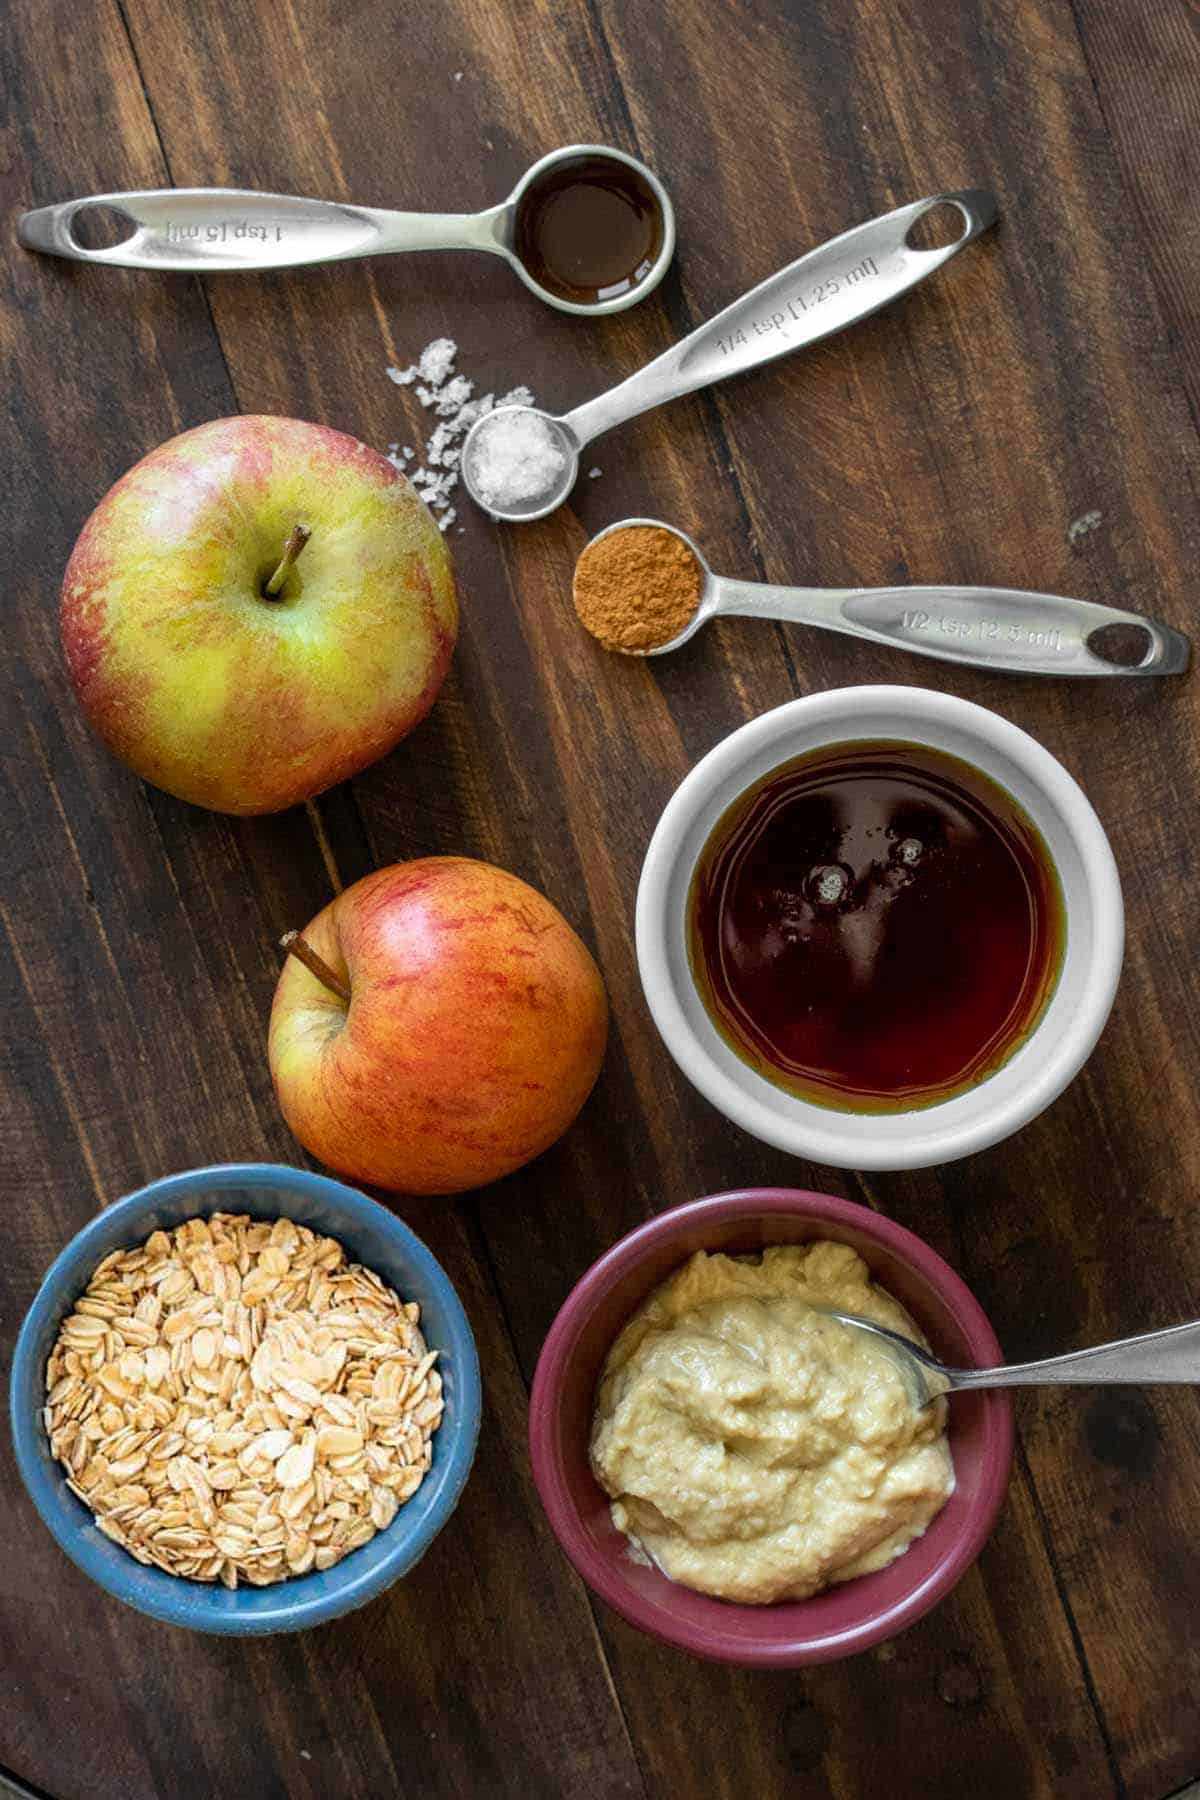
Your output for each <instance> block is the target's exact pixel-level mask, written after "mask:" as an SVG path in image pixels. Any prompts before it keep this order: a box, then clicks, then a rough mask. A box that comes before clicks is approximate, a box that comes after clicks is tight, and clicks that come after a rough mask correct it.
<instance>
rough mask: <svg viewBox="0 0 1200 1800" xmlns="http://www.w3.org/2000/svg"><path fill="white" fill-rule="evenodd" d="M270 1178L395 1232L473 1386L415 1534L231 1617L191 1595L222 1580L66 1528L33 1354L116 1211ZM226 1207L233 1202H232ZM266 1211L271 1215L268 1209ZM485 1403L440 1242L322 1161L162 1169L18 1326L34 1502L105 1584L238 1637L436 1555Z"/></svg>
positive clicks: (130, 1599) (14, 1414)
mask: <svg viewBox="0 0 1200 1800" xmlns="http://www.w3.org/2000/svg"><path fill="white" fill-rule="evenodd" d="M264 1187H265V1188H274V1189H276V1190H277V1191H279V1192H292V1193H301V1194H306V1195H308V1196H309V1197H311V1198H313V1199H317V1200H321V1199H324V1200H326V1201H328V1202H329V1203H330V1204H333V1205H336V1206H337V1207H338V1208H339V1209H340V1210H342V1211H343V1212H345V1213H348V1214H350V1215H351V1217H352V1218H353V1219H354V1220H355V1221H356V1222H361V1223H362V1224H363V1225H368V1224H369V1225H372V1226H374V1227H375V1228H377V1229H382V1230H384V1231H386V1232H388V1233H389V1234H390V1235H391V1236H392V1237H394V1238H395V1239H396V1240H397V1241H398V1242H399V1245H400V1247H401V1249H402V1250H403V1252H404V1254H405V1256H407V1257H408V1258H409V1260H410V1261H413V1262H416V1263H419V1264H421V1265H422V1267H423V1270H424V1272H425V1275H426V1277H427V1279H428V1281H429V1283H430V1286H431V1287H433V1288H434V1289H435V1290H436V1291H437V1294H438V1299H439V1302H440V1304H441V1305H442V1306H443V1307H444V1308H445V1311H446V1314H447V1318H448V1321H449V1327H450V1330H449V1337H450V1342H449V1343H448V1344H447V1345H446V1348H447V1350H449V1351H451V1352H452V1354H453V1355H454V1356H455V1358H456V1361H457V1373H458V1376H459V1380H460V1383H461V1393H460V1395H459V1398H458V1401H457V1404H456V1408H455V1415H454V1431H453V1434H452V1436H451V1439H450V1445H449V1455H448V1458H447V1461H446V1465H445V1472H444V1475H443V1477H442V1485H441V1487H440V1489H439V1491H438V1494H437V1496H436V1499H435V1502H434V1504H433V1505H432V1506H431V1508H430V1510H429V1512H428V1513H427V1514H426V1516H425V1517H424V1518H423V1519H422V1520H421V1522H420V1524H419V1526H417V1527H416V1529H415V1530H413V1531H412V1532H411V1534H410V1535H407V1536H398V1537H397V1540H396V1543H395V1545H394V1547H393V1549H392V1551H391V1552H390V1553H389V1554H388V1555H387V1556H386V1557H385V1558H383V1559H382V1560H381V1561H380V1562H378V1563H375V1564H374V1565H373V1566H372V1567H370V1568H369V1569H367V1570H366V1571H364V1572H362V1573H360V1574H358V1575H357V1576H356V1575H355V1573H354V1571H353V1568H352V1566H351V1565H352V1564H353V1557H346V1558H345V1559H344V1560H343V1561H342V1562H341V1563H339V1564H336V1565H335V1569H339V1568H340V1569H347V1570H348V1571H349V1572H348V1574H347V1576H346V1577H345V1578H343V1579H342V1580H341V1581H340V1582H339V1583H338V1585H337V1586H336V1587H335V1588H334V1590H333V1591H332V1592H329V1591H326V1592H325V1593H323V1594H322V1595H320V1596H319V1597H314V1598H309V1599H305V1598H304V1597H303V1595H302V1594H301V1592H300V1590H301V1588H302V1586H303V1583H304V1581H305V1579H306V1578H305V1577H304V1576H299V1577H296V1578H293V1579H291V1580H288V1581H282V1582H279V1583H278V1584H276V1585H275V1586H274V1587H271V1588H255V1589H253V1590H247V1591H253V1593H254V1594H255V1595H256V1596H260V1597H261V1596H267V1597H268V1598H270V1597H273V1595H274V1594H275V1593H278V1595H279V1599H278V1603H277V1604H276V1605H275V1606H274V1607H271V1606H270V1605H269V1604H268V1603H266V1602H264V1601H263V1600H262V1599H261V1598H260V1599H259V1609H258V1610H256V1611H255V1612H254V1613H253V1614H250V1613H239V1612H237V1611H236V1610H232V1611H229V1612H226V1613H223V1614H221V1615H219V1616H218V1615H216V1614H212V1615H205V1614H203V1613H202V1612H201V1611H199V1610H196V1611H193V1610H192V1609H191V1607H190V1606H189V1600H190V1599H194V1597H195V1596H196V1595H197V1594H205V1593H208V1592H210V1590H211V1584H208V1583H198V1582H193V1581H190V1580H188V1579H187V1578H186V1577H182V1576H178V1577H174V1578H173V1579H174V1581H175V1582H176V1584H177V1586H178V1589H179V1592H178V1594H176V1593H174V1592H173V1591H172V1590H171V1589H170V1588H167V1589H158V1588H157V1587H155V1588H153V1589H149V1590H146V1589H144V1588H143V1587H142V1586H141V1585H140V1583H139V1581H138V1577H139V1576H141V1575H143V1574H144V1573H148V1572H149V1571H144V1570H143V1565H141V1564H140V1563H138V1562H137V1560H136V1559H135V1558H134V1557H130V1556H128V1555H126V1557H125V1561H126V1562H127V1563H128V1568H127V1569H126V1567H125V1566H124V1563H121V1564H119V1565H114V1564H112V1563H111V1561H110V1559H109V1558H108V1557H107V1556H106V1555H105V1554H104V1553H103V1551H102V1550H100V1549H99V1548H98V1547H97V1546H95V1545H93V1544H92V1543H90V1542H89V1541H88V1539H87V1538H86V1537H84V1536H83V1535H81V1534H79V1533H75V1532H68V1531H65V1530H63V1529H62V1528H61V1527H60V1523H59V1521H58V1519H57V1518H55V1517H54V1516H53V1515H52V1514H51V1513H48V1512H47V1510H46V1509H45V1507H44V1506H43V1504H42V1498H41V1492H40V1490H41V1487H42V1485H43V1483H44V1482H45V1481H46V1480H47V1479H54V1478H55V1477H54V1473H53V1472H51V1473H49V1475H48V1472H47V1470H46V1467H45V1463H44V1460H43V1450H44V1446H45V1426H44V1424H43V1421H42V1415H41V1407H40V1406H38V1407H35V1408H33V1409H32V1410H31V1409H30V1408H29V1406H28V1405H27V1403H26V1398H25V1389H26V1385H27V1384H28V1383H29V1381H30V1380H31V1378H34V1377H35V1378H36V1381H37V1383H38V1384H40V1383H41V1379H42V1371H41V1370H40V1368H39V1369H35V1368H34V1367H33V1364H34V1360H35V1356H36V1349H35V1346H36V1343H37V1340H38V1338H39V1336H40V1334H41V1332H42V1330H43V1328H44V1327H45V1326H46V1324H47V1323H54V1322H55V1321H61V1319H62V1318H64V1317H65V1316H66V1307H65V1304H64V1296H66V1297H67V1301H68V1302H69V1301H70V1300H73V1299H74V1298H76V1297H77V1296H78V1295H79V1294H80V1293H81V1292H82V1291H83V1287H84V1285H85V1284H86V1281H87V1278H88V1276H89V1275H90V1273H91V1271H92V1270H93V1269H94V1268H95V1266H96V1264H97V1263H98V1262H99V1261H100V1259H101V1257H102V1256H103V1255H105V1254H107V1249H105V1248H104V1247H103V1245H102V1241H103V1239H105V1238H107V1237H108V1236H109V1234H110V1233H111V1231H112V1230H113V1227H114V1222H115V1223H116V1224H118V1225H124V1224H126V1223H128V1225H129V1226H130V1229H131V1233H132V1234H136V1231H137V1229H138V1224H139V1221H142V1220H143V1219H144V1216H145V1213H146V1210H147V1208H148V1207H153V1206H157V1205H162V1204H171V1203H173V1202H175V1201H177V1200H179V1199H181V1198H186V1197H187V1196H188V1195H191V1194H195V1195H196V1196H197V1200H199V1198H200V1197H201V1196H202V1195H203V1194H205V1193H208V1192H211V1191H212V1190H213V1189H214V1188H223V1189H226V1190H235V1191H236V1190H237V1189H238V1188H246V1189H259V1190H261V1189H263V1188H264ZM214 1210H217V1209H214ZM219 1210H229V1208H228V1207H222V1208H220V1209H219ZM246 1210H247V1211H248V1212H250V1213H251V1214H253V1213H254V1210H255V1209H254V1207H253V1206H252V1205H249V1204H248V1205H247V1208H246ZM261 1216H270V1214H269V1212H267V1213H264V1214H261ZM136 1241H137V1239H136V1235H131V1237H130V1243H131V1245H132V1244H133V1243H135V1242H136ZM39 1391H40V1385H39ZM482 1404H483V1403H482V1384H481V1380H480V1373H479V1357H478V1352H477V1350H476V1346H475V1338H474V1334H473V1332H472V1330H471V1325H470V1321H469V1320H468V1318H467V1315H466V1312H465V1310H464V1308H463V1304H462V1301H461V1300H460V1299H459V1297H458V1294H457V1292H456V1290H455V1287H454V1284H453V1282H452V1281H451V1280H450V1277H449V1276H448V1275H447V1274H446V1271H445V1270H444V1269H443V1268H442V1265H441V1263H440V1262H439V1261H438V1259H437V1257H436V1256H435V1255H434V1254H433V1251H432V1250H430V1248H429V1246H428V1245H427V1244H426V1243H424V1242H423V1240H422V1239H421V1238H419V1237H418V1236H417V1234H416V1232H415V1231H413V1230H412V1228H411V1227H410V1226H408V1225H406V1224H405V1223H404V1221H403V1220H402V1219H400V1218H398V1217H397V1216H396V1214H395V1213H393V1212H390V1211H389V1210H388V1208H387V1207H385V1206H381V1205H380V1203H379V1202H378V1201H377V1200H372V1199H371V1198H370V1196H369V1195H367V1194H364V1193H362V1192H361V1191H360V1190H359V1189H357V1188H353V1187H349V1186H347V1185H346V1184H345V1183H344V1182H341V1181H336V1180H334V1179H333V1177H332V1176H328V1175H318V1174H316V1173H315V1172H313V1171H311V1170H308V1169H297V1168H293V1167H290V1166H289V1165H288V1164H285V1163H212V1164H209V1165H207V1166H205V1167H203V1168H194V1169H186V1170H183V1171H181V1172H180V1173H178V1174H174V1175H164V1176H160V1177H159V1178H158V1179H157V1180H155V1181H151V1182H147V1183H146V1185H145V1186H144V1187H140V1188H136V1189H135V1190H134V1191H133V1192H132V1193H129V1194H125V1195H123V1196H122V1198H121V1199H119V1200H115V1201H113V1202H112V1204H111V1205H109V1206H106V1207H104V1208H103V1209H102V1210H101V1211H100V1212H98V1213H96V1214H95V1215H94V1216H93V1217H92V1218H91V1219H89V1220H88V1221H87V1223H86V1224H85V1225H83V1226H82V1227H81V1228H80V1230H79V1231H77V1232H76V1233H75V1234H74V1236H72V1237H71V1238H69V1239H68V1241H67V1242H66V1243H65V1244H64V1245H63V1247H62V1249H61V1250H59V1252H58V1253H57V1255H56V1256H55V1257H54V1259H53V1261H52V1262H51V1263H50V1266H49V1268H48V1269H47V1270H46V1273H45V1274H44V1275H43V1277H42V1280H41V1282H40V1283H39V1285H38V1290H37V1293H36V1294H35V1295H34V1298H33V1300H32V1302H31V1304H30V1306H29V1309H28V1311H27V1312H26V1314H25V1317H24V1319H23V1320H22V1323H21V1328H20V1330H19V1332H18V1333H17V1340H16V1344H15V1346H14V1349H13V1359H12V1368H11V1372H10V1376H9V1422H10V1428H11V1431H12V1438H13V1447H14V1450H15V1453H16V1462H17V1468H18V1470H19V1472H20V1475H21V1480H22V1482H23V1483H24V1486H25V1491H26V1493H27V1494H28V1495H29V1498H30V1500H31V1501H32V1503H33V1506H34V1510H35V1511H36V1513H37V1515H38V1517H39V1518H40V1519H41V1521H42V1523H43V1525H45V1527H46V1529H47V1530H48V1531H49V1532H50V1534H51V1535H52V1537H53V1538H54V1540H55V1542H56V1543H57V1544H58V1546H59V1548H60V1549H61V1550H63V1551H64V1552H65V1554H66V1555H67V1556H68V1557H69V1558H70V1559H71V1561H72V1562H73V1563H74V1564H75V1565H76V1567H77V1568H79V1569H81V1570H82V1571H83V1573H84V1574H85V1575H88V1576H90V1577H91V1579H92V1580H93V1581H94V1582H96V1584H97V1586H99V1587H101V1588H103V1589H104V1591H105V1592H106V1593H108V1594H111V1595H112V1596H113V1598H114V1599H117V1600H120V1601H122V1602H123V1603H124V1604H125V1605H127V1606H132V1607H133V1608H134V1609H135V1610H136V1611H138V1612H141V1613H144V1614H146V1615H147V1616H149V1617H150V1618H154V1619H158V1620H160V1621H161V1622H163V1623H164V1624H167V1625H176V1626H181V1627H184V1628H186V1629H190V1630H194V1631H202V1632H205V1633H209V1634H212V1635H215V1636H228V1637H261V1636H267V1635H270V1634H273V1633H276V1632H282V1631H300V1630H306V1629H308V1628H309V1627H310V1626H313V1625H320V1624H323V1623H324V1622H325V1621H327V1620H329V1619H334V1618H339V1617H341V1615H342V1614H344V1613H347V1612H351V1611H354V1610H355V1609H357V1608H358V1607H360V1606H365V1605H366V1604H367V1602H368V1601H369V1600H373V1599H374V1598H375V1597H376V1596H377V1595H378V1594H381V1593H382V1592H384V1590H385V1589H387V1588H389V1587H391V1586H392V1584H393V1583H394V1582H396V1581H398V1580H400V1578H401V1577H402V1576H404V1575H406V1574H407V1573H408V1571H409V1570H410V1569H411V1568H413V1567H414V1565H415V1564H416V1563H417V1562H418V1561H419V1560H420V1558H421V1557H422V1556H423V1555H424V1554H425V1552H426V1550H427V1549H428V1548H429V1546H430V1544H431V1543H432V1542H433V1540H434V1538H435V1537H436V1536H437V1535H438V1533H439V1532H440V1531H441V1529H442V1527H443V1526H444V1525H445V1524H446V1522H447V1521H448V1519H449V1518H450V1517H451V1515H452V1513H453V1512H454V1510H455V1508H456V1507H457V1505H458V1502H459V1500H460V1498H461V1496H462V1492H463V1489H464V1487H465V1486H466V1483H467V1479H468V1477H469V1475H470V1473H471V1468H472V1465H473V1463H474V1460H475V1451H476V1446H477V1444H478V1440H479V1430H480V1424H481V1419H482ZM54 1470H57V1465H54ZM59 1479H61V1476H59ZM402 1519H403V1508H402V1509H401V1511H400V1512H399V1513H398V1514H397V1517H396V1519H395V1520H394V1521H393V1523H392V1525H390V1526H388V1527H387V1528H386V1529H387V1531H390V1530H392V1529H393V1526H394V1525H395V1524H397V1523H398V1522H399V1521H400V1520H402ZM380 1535H381V1536H383V1535H386V1534H385V1533H381V1534H380ZM114 1548H119V1546H114ZM156 1572H158V1571H156ZM325 1573H326V1574H332V1573H334V1571H333V1570H327V1571H325ZM167 1579H168V1580H171V1579H172V1578H171V1577H167ZM230 1598H232V1599H235V1598H236V1596H233V1595H231V1596H230Z"/></svg>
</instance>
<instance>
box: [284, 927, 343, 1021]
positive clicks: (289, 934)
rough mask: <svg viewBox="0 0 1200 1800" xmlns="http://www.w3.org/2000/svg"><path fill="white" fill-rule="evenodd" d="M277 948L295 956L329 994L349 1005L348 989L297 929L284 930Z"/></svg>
mask: <svg viewBox="0 0 1200 1800" xmlns="http://www.w3.org/2000/svg"><path fill="white" fill-rule="evenodd" d="M279 948H280V949H281V950H286V951H287V952H288V954H289V955H291V956H294V957H296V958H297V959H298V961H300V962H302V963H303V964H304V966H305V968H306V969H307V970H308V971H309V973H310V974H311V975H315V976H316V978H317V980H318V981H319V982H321V983H322V984H323V985H324V986H325V987H327V988H328V989H329V991H330V993H331V994H336V995H337V997H338V999H339V1000H344V1001H345V1002H346V1005H347V1006H349V1004H350V989H349V988H348V987H347V986H346V984H345V982H344V981H343V980H342V979H341V977H340V976H338V975H335V974H334V972H333V970H332V969H331V968H330V966H329V964H328V963H327V962H326V961H325V958H324V957H323V956H318V955H317V953H316V951H315V950H314V949H313V947H312V945H311V944H309V943H306V942H305V940H304V939H303V938H302V937H301V936H300V933H299V932H298V931H285V932H284V934H283V936H282V937H281V938H280V940H279Z"/></svg>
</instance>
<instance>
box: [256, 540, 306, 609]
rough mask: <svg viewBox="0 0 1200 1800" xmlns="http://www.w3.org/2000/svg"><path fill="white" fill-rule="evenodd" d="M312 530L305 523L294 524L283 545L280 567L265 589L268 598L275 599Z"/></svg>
mask: <svg viewBox="0 0 1200 1800" xmlns="http://www.w3.org/2000/svg"><path fill="white" fill-rule="evenodd" d="M311 536H312V532H311V531H309V530H308V529H307V527H306V526H304V525H293V526H292V530H291V535H290V536H289V538H288V541H287V543H286V544H285V545H284V546H283V555H282V556H281V557H280V559H279V567H278V568H277V569H276V571H275V573H274V574H273V575H272V577H271V579H270V581H268V583H267V585H266V587H265V588H264V589H263V594H264V595H265V596H266V597H267V598H268V599H274V597H275V595H276V594H277V593H278V592H279V590H280V588H281V587H282V586H283V584H284V582H285V581H286V580H287V577H288V570H289V569H290V568H291V566H292V564H293V563H294V562H295V560H296V558H297V557H298V556H299V554H300V552H301V551H302V550H303V548H304V546H305V544H307V542H308V540H309V538H310V537H311Z"/></svg>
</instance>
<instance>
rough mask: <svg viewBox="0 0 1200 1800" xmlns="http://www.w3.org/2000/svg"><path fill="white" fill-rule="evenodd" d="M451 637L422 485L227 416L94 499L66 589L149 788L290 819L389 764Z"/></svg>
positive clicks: (442, 567)
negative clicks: (295, 810)
mask: <svg viewBox="0 0 1200 1800" xmlns="http://www.w3.org/2000/svg"><path fill="white" fill-rule="evenodd" d="M297 527H299V528H300V529H299V530H297ZM305 533H307V536H305ZM268 590H271V591H268ZM457 623H458V609H457V602H456V599H455V592H454V578H453V576H452V574H451V571H450V558H449V554H448V552H447V549H446V545H445V542H444V541H443V538H442V535H441V533H440V532H439V531H438V529H437V526H436V525H435V524H434V522H433V519H432V517H431V515H430V513H429V511H428V509H427V508H426V507H425V506H424V504H423V503H422V502H421V500H420V499H419V498H418V496H417V494H416V492H415V491H414V489H413V488H412V486H411V485H410V484H409V483H408V482H407V481H406V480H405V479H404V477H403V476H402V475H400V474H399V473H398V472H397V471H396V470H395V469H394V468H393V467H392V465H391V464H390V463H389V462H388V461H387V459H386V458H385V457H383V456H380V455H379V454H378V452H376V451H374V450H371V449H368V447H367V445H366V444H360V443H359V442H358V441H357V439H355V438H352V437H347V436H345V434H344V433H342V432H340V431H330V430H327V429H326V428H325V427H324V426H322V425H307V424H305V423H304V422H303V421H302V420H300V419H277V418H268V417H257V418H255V417H247V418H236V419H216V420H214V421H213V422H212V423H210V424H208V425H200V426H198V427H197V428H196V430H194V431H185V432H184V433H183V434H182V436H180V437H175V438H172V439H171V440H170V441H169V442H168V443H165V444H162V445H161V446H160V447H159V448H158V449H157V450H154V451H152V452H151V454H150V455H149V456H147V457H144V458H143V460H142V461H141V462H140V463H138V464H137V465H136V466H135V467H134V468H132V469H130V471H129V473H128V474H127V475H125V476H123V477H122V479H121V480H120V481H118V482H117V484H116V486H115V487H113V488H110V490H109V492H108V493H107V494H106V495H105V496H104V499H103V500H101V502H100V504H99V506H98V507H97V508H96V510H95V512H94V513H93V514H92V516H91V517H90V519H89V520H88V521H87V523H86V525H85V526H84V528H83V530H82V532H81V533H80V536H79V540H78V542H77V543H76V545H75V549H74V552H73V553H72V556H71V560H70V563H69V564H68V566H67V572H66V577H65V579H64V582H63V594H62V637H63V648H64V650H65V652H66V658H67V664H68V667H69V669H70V672H71V678H72V680H73V682H74V684H75V690H76V692H77V694H78V695H79V699H80V701H81V703H82V705H83V708H84V711H85V712H86V714H87V716H88V718H89V720H90V721H91V723H92V725H93V726H94V727H95V728H96V730H97V731H98V732H99V734H100V736H101V737H102V738H103V739H104V741H105V742H106V743H107V745H108V746H109V748H110V749H111V750H112V751H114V752H115V754H116V755H117V756H119V757H120V758H121V759H122V761H124V762H126V763H128V764H129V766H130V768H132V769H134V770H135V771H136V772H137V774H139V775H140V776H142V777H143V779H144V780H146V781H150V782H153V783H154V784H155V786H156V787H161V788H165V789H166V790H167V792H168V793H170V794H176V795H178V796H179V798H180V799H182V800H190V801H192V802H194V803H195V804H196V805H197V806H207V807H210V808H212V809H213V810H214V811H216V812H228V813H265V812H277V811H279V810H280V809H281V808H283V807H286V806H293V805H295V804H297V803H298V802H299V801H302V800H307V799H310V798H311V797H312V795H314V794H319V793H321V792H322V790H323V789H325V788H327V787H331V786H332V785H333V783H334V782H336V781H341V780H343V779H344V778H345V777H346V776H348V775H353V774H354V773H355V772H356V771H357V770H359V769H361V768H364V767H365V766H366V764H367V763H370V762H374V761H375V760H376V758H378V757H380V756H382V755H384V753H385V752H386V751H388V750H390V749H391V748H392V746H393V745H394V744H396V743H397V742H398V741H399V740H400V739H401V738H402V737H403V736H404V735H405V733H406V732H408V731H410V730H411V729H412V727H413V726H414V725H415V724H416V723H417V722H418V720H420V719H421V718H423V717H424V715H425V713H426V712H427V711H428V710H429V708H430V706H431V705H432V704H433V701H434V697H435V696H436V694H437V691H438V688H439V687H440V686H441V683H442V679H443V677H444V676H445V673H446V670H447V668H448V667H449V663H450V657H451V653H452V651H453V649H454V640H455V633H456V630H457Z"/></svg>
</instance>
